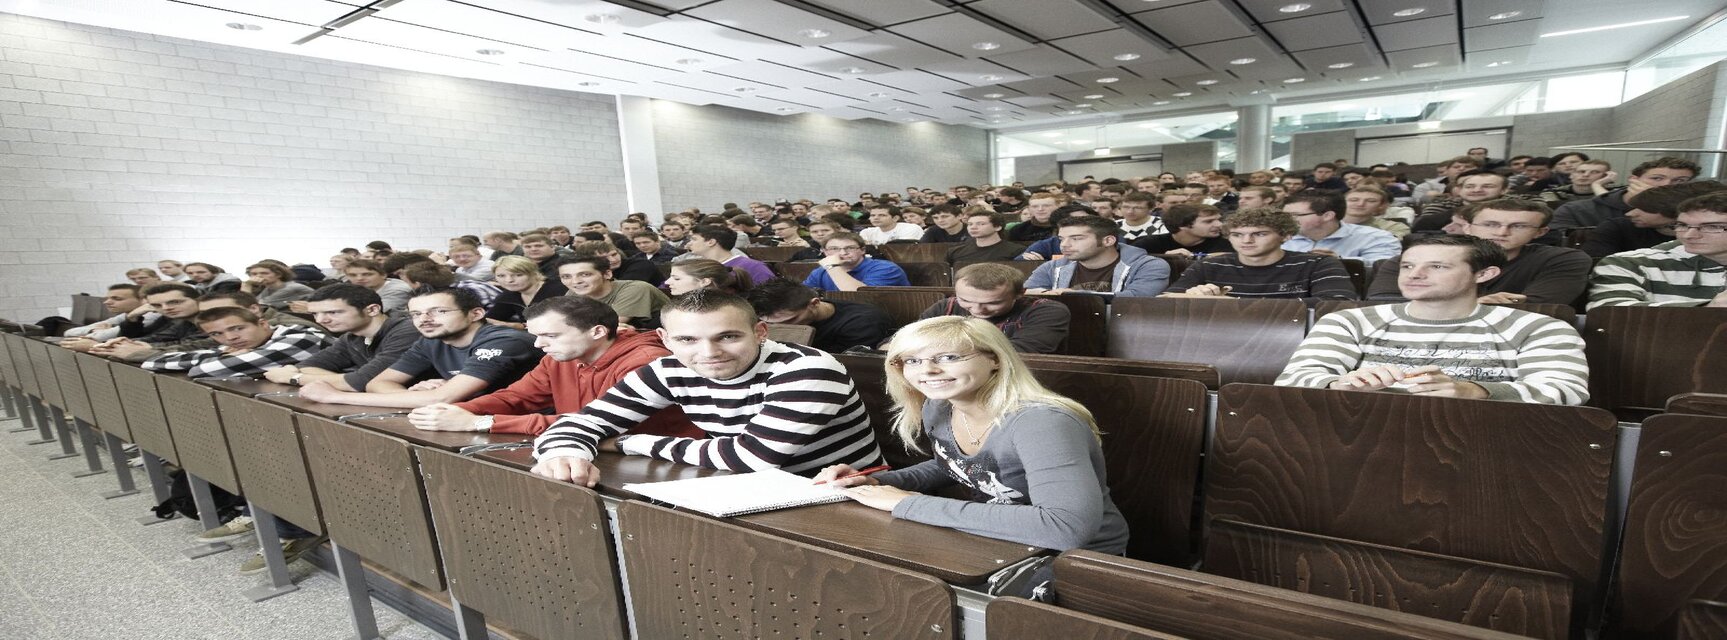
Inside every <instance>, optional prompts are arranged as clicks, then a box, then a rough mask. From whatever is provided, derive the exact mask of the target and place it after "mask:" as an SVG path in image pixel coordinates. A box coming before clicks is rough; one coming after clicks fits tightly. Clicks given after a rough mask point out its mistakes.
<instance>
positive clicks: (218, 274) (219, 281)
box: [185, 262, 240, 297]
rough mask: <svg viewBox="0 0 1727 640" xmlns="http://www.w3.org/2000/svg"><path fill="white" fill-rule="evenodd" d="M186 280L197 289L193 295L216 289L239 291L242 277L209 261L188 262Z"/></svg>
mask: <svg viewBox="0 0 1727 640" xmlns="http://www.w3.org/2000/svg"><path fill="white" fill-rule="evenodd" d="M185 273H186V282H185V284H189V285H192V287H193V288H195V289H197V294H196V295H194V296H193V297H197V296H201V295H204V294H206V293H212V292H216V291H238V290H239V289H240V279H239V278H238V277H235V276H234V274H232V273H228V272H226V271H223V270H222V268H221V267H218V266H216V265H213V264H210V263H208V262H190V263H187V264H186V270H185Z"/></svg>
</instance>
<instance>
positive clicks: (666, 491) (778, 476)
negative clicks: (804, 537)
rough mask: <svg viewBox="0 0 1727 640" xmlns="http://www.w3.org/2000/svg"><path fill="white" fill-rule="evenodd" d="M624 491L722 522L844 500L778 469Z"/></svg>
mask: <svg viewBox="0 0 1727 640" xmlns="http://www.w3.org/2000/svg"><path fill="white" fill-rule="evenodd" d="M624 490H625V491H633V492H636V493H639V494H641V495H644V496H647V497H649V498H653V499H654V500H658V501H660V502H668V503H671V504H673V505H676V506H678V507H682V508H685V509H690V510H692V511H700V512H702V513H705V514H708V515H711V516H718V517H721V518H726V517H730V516H741V515H745V514H750V513H760V512H763V511H775V510H778V509H790V508H792V507H803V506H809V505H813V504H828V503H830V502H840V501H842V500H845V499H846V496H845V494H842V493H840V492H839V490H838V489H835V488H833V486H831V485H825V484H815V483H814V482H812V481H810V479H809V478H805V477H803V476H800V475H797V474H794V473H791V472H788V471H781V470H779V469H764V470H762V471H755V472H751V473H733V474H728V475H723V476H709V477H706V478H690V479H688V480H670V481H667V482H643V483H631V484H626V485H624Z"/></svg>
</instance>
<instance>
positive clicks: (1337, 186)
mask: <svg viewBox="0 0 1727 640" xmlns="http://www.w3.org/2000/svg"><path fill="white" fill-rule="evenodd" d="M1303 186H1304V187H1305V188H1307V189H1325V190H1327V191H1348V190H1349V185H1347V184H1345V183H1344V182H1343V179H1342V178H1339V177H1337V165H1335V164H1332V163H1329V162H1321V163H1319V164H1316V165H1313V171H1312V172H1310V173H1308V174H1307V179H1306V181H1305V182H1304V183H1303Z"/></svg>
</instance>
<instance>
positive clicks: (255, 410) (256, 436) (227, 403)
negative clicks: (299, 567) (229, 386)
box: [215, 393, 324, 533]
mask: <svg viewBox="0 0 1727 640" xmlns="http://www.w3.org/2000/svg"><path fill="white" fill-rule="evenodd" d="M215 400H216V409H217V411H220V412H221V413H222V426H223V429H222V431H223V433H225V434H227V437H228V450H229V451H230V452H231V453H232V454H233V457H234V475H235V476H236V477H237V478H238V479H239V482H240V486H243V487H245V488H246V500H248V501H250V502H253V503H255V504H257V505H258V506H261V507H263V508H264V509H265V510H266V511H269V512H270V513H273V514H276V515H277V516H279V517H282V518H285V519H287V520H288V521H289V522H292V523H294V524H296V525H299V526H300V527H302V528H304V529H306V530H308V531H313V532H317V533H323V530H324V521H323V518H322V517H321V516H320V515H319V511H318V498H317V495H316V493H315V492H313V491H312V474H311V471H310V470H309V469H307V468H306V454H305V451H304V450H303V448H302V446H301V442H302V440H301V439H300V430H299V428H298V427H296V426H295V425H294V412H293V411H290V410H288V409H287V408H286V407H281V406H277V405H273V404H268V403H265V402H260V401H258V400H254V399H252V398H248V397H245V396H241V395H238V394H233V393H217V394H215Z"/></svg>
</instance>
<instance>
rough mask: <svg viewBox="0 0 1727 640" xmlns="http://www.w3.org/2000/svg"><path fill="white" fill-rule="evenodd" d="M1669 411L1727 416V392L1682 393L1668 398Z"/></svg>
mask: <svg viewBox="0 0 1727 640" xmlns="http://www.w3.org/2000/svg"><path fill="white" fill-rule="evenodd" d="M1667 413H1688V414H1692V415H1699V416H1727V393H1681V394H1679V395H1676V396H1673V397H1671V398H1668V399H1667Z"/></svg>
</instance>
